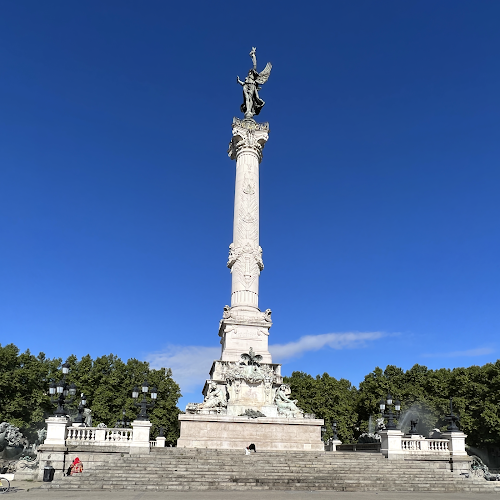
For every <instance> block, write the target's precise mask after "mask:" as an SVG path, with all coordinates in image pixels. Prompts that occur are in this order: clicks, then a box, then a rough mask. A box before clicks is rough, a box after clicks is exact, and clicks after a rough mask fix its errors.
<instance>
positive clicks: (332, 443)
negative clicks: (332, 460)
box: [329, 439, 342, 451]
mask: <svg viewBox="0 0 500 500" xmlns="http://www.w3.org/2000/svg"><path fill="white" fill-rule="evenodd" d="M341 444H342V441H341V440H340V439H331V440H330V450H329V451H337V446H339V445H341Z"/></svg>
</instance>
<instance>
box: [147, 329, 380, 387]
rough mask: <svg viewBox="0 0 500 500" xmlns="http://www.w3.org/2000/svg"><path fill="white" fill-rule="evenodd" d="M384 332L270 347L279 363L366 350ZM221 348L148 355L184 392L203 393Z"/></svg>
mask: <svg viewBox="0 0 500 500" xmlns="http://www.w3.org/2000/svg"><path fill="white" fill-rule="evenodd" d="M385 335H386V334H385V333H382V332H349V333H325V334H322V335H306V336H304V337H300V339H299V340H297V341H294V342H288V343H287V344H274V345H270V346H269V350H270V351H271V354H272V355H273V358H274V359H273V360H274V361H275V362H277V363H280V362H283V361H285V360H287V359H290V358H293V357H297V356H300V355H302V354H304V353H306V352H307V351H318V350H319V349H322V348H324V347H331V348H332V349H354V348H360V347H365V346H366V343H367V342H368V341H370V340H377V339H380V338H382V337H384V336H385ZM220 353H221V350H220V347H204V346H195V345H191V346H181V345H169V346H167V347H166V348H165V349H164V350H163V351H159V352H153V353H150V354H148V355H146V361H148V362H149V364H150V366H151V368H161V367H165V368H171V369H172V376H173V378H174V380H175V381H176V382H177V383H178V384H179V385H180V386H181V391H182V392H183V393H189V392H192V391H194V390H199V389H200V385H202V384H203V382H204V380H206V379H208V378H209V373H208V372H209V370H210V368H211V366H212V362H213V361H214V360H215V359H220Z"/></svg>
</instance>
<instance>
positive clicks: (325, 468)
mask: <svg viewBox="0 0 500 500" xmlns="http://www.w3.org/2000/svg"><path fill="white" fill-rule="evenodd" d="M498 484H499V486H498V487H497V483H496V482H488V481H485V480H483V479H481V480H479V479H472V478H466V477H464V476H463V475H460V473H459V472H454V473H452V472H450V465H449V463H448V462H446V461H445V462H438V461H429V460H422V461H418V460H412V461H410V460H387V459H386V458H384V457H382V455H380V454H376V453H349V452H336V453H331V452H258V453H255V454H254V453H252V454H251V455H245V454H244V452H243V450H241V451H234V450H231V451H229V450H207V449H198V450H193V449H185V448H153V449H152V450H151V453H150V454H149V455H130V456H129V455H126V456H123V457H119V456H116V455H115V456H113V458H110V460H109V461H108V462H106V463H102V464H100V465H99V467H96V468H95V469H89V468H87V469H86V470H85V471H84V472H83V473H82V474H77V475H75V476H72V477H63V478H60V479H58V480H54V481H53V482H52V483H44V485H43V487H44V488H59V489H65V490H70V489H79V490H82V489H83V490H85V489H87V490H96V489H123V488H126V489H135V490H334V491H443V492H445V491H446V492H450V491H477V492H495V491H498V492H500V483H498Z"/></svg>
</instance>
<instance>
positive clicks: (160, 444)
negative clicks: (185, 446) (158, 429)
mask: <svg viewBox="0 0 500 500" xmlns="http://www.w3.org/2000/svg"><path fill="white" fill-rule="evenodd" d="M166 441H167V438H166V437H163V436H158V437H157V438H156V447H157V448H165V442H166Z"/></svg>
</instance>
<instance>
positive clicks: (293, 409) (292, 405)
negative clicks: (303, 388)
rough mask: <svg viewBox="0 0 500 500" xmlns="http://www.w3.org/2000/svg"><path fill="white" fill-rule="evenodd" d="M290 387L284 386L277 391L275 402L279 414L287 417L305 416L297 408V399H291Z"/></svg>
mask: <svg viewBox="0 0 500 500" xmlns="http://www.w3.org/2000/svg"><path fill="white" fill-rule="evenodd" d="M290 393H291V390H290V386H288V385H286V384H282V385H281V386H280V387H279V388H278V390H277V391H276V397H275V402H276V406H277V407H278V413H280V414H282V415H285V416H286V417H297V416H303V413H304V412H303V411H302V410H301V409H300V408H299V407H298V406H297V400H296V399H290V398H289V397H288V396H289V395H290Z"/></svg>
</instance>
